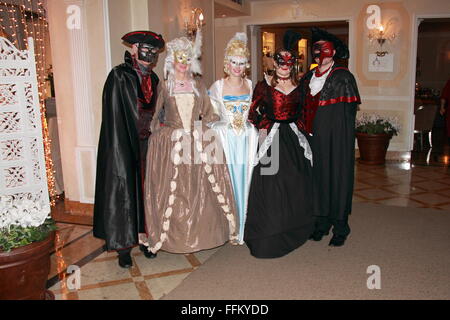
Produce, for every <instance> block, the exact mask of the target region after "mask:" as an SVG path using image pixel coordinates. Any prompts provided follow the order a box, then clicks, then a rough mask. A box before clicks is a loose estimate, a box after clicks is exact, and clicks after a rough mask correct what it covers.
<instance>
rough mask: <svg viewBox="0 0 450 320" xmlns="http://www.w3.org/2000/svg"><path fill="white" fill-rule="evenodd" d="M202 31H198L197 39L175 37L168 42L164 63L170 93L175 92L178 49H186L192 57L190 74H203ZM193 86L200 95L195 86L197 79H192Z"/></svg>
mask: <svg viewBox="0 0 450 320" xmlns="http://www.w3.org/2000/svg"><path fill="white" fill-rule="evenodd" d="M202 39H203V36H202V32H201V30H198V31H197V35H196V37H195V41H194V42H192V41H191V40H189V39H188V38H186V37H180V38H175V39H173V40H172V41H170V42H169V43H167V56H166V60H165V63H164V78H165V79H166V80H167V83H168V89H169V94H170V95H172V94H173V87H174V73H175V69H174V62H175V52H177V51H186V52H187V54H188V56H189V58H190V59H191V64H190V68H189V70H190V76H191V78H192V75H194V74H200V75H201V74H202V67H201V63H200V60H199V59H200V57H201V55H202ZM192 87H193V89H194V92H195V94H196V95H197V96H199V92H198V90H197V88H196V86H195V81H192Z"/></svg>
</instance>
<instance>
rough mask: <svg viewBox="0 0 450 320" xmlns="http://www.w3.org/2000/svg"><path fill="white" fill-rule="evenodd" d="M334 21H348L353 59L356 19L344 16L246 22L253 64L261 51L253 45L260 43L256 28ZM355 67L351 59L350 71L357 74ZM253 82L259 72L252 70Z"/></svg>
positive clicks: (245, 27) (245, 26) (244, 24)
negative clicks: (322, 18) (354, 70)
mask: <svg viewBox="0 0 450 320" xmlns="http://www.w3.org/2000/svg"><path fill="white" fill-rule="evenodd" d="M334 21H346V22H347V23H348V50H349V51H350V57H353V54H354V52H355V41H354V40H355V32H354V18H353V17H352V16H342V17H334V18H326V19H324V20H317V19H314V18H306V19H304V20H303V19H302V20H301V21H293V20H286V19H283V20H270V21H268V20H267V19H265V20H259V21H258V20H256V21H251V22H245V23H243V32H248V31H249V30H250V31H251V32H250V36H249V40H250V41H249V47H250V48H249V49H250V52H251V61H253V63H252V64H254V62H255V61H259V60H258V53H259V51H258V50H256V49H257V48H254V47H253V45H257V43H258V41H259V40H258V39H257V36H256V34H255V32H252V31H253V30H254V28H255V27H262V26H266V25H276V24H287V23H290V24H302V23H312V22H321V23H322V22H334ZM256 65H257V66H259V64H258V63H256ZM353 65H354V59H351V58H350V59H349V61H348V68H349V70H350V71H351V72H352V73H353V74H355V73H354V72H353ZM251 80H252V83H253V85H255V84H256V83H257V82H258V80H259V79H257V72H255V71H254V70H253V69H252V73H251Z"/></svg>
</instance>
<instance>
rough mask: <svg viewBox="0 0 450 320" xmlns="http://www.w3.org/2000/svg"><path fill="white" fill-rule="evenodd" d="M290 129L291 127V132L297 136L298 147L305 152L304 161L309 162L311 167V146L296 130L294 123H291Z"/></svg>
mask: <svg viewBox="0 0 450 320" xmlns="http://www.w3.org/2000/svg"><path fill="white" fill-rule="evenodd" d="M290 127H291V129H292V131H294V133H295V134H296V135H297V137H298V142H299V143H300V146H301V147H302V148H303V150H305V152H304V156H305V158H306V159H308V160H309V162H311V167H312V166H313V154H312V150H311V146H310V145H309V142H308V140H307V139H306V137H305V135H304V134H303V133H301V132H300V130H298V128H297V126H296V125H295V123H291V124H290Z"/></svg>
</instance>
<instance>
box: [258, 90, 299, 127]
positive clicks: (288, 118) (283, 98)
mask: <svg viewBox="0 0 450 320" xmlns="http://www.w3.org/2000/svg"><path fill="white" fill-rule="evenodd" d="M269 90H270V94H269V99H270V98H271V100H272V103H271V104H270V105H271V108H267V110H266V112H267V117H268V118H269V119H270V120H272V121H275V122H294V121H295V120H297V119H298V118H299V116H300V113H299V110H300V91H299V90H297V89H294V90H293V91H292V92H291V93H289V94H287V95H286V94H284V93H283V92H280V91H278V90H277V89H275V88H273V87H269ZM270 96H271V97H270Z"/></svg>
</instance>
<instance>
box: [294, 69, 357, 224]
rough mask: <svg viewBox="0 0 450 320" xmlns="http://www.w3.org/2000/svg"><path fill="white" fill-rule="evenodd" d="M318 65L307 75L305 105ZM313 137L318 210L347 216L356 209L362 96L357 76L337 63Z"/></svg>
mask: <svg viewBox="0 0 450 320" xmlns="http://www.w3.org/2000/svg"><path fill="white" fill-rule="evenodd" d="M314 72H315V69H314V70H312V71H310V72H308V73H307V74H306V75H305V76H304V77H303V78H302V80H301V81H302V83H303V88H304V90H305V91H304V94H305V97H304V99H305V100H304V101H306V106H305V108H306V109H308V107H310V106H308V101H311V100H310V99H308V97H307V96H308V93H309V92H310V88H309V82H310V80H311V78H312V75H313V73H314ZM319 94H320V98H319V101H318V107H317V110H316V111H315V116H314V118H313V122H312V134H313V136H312V137H310V141H311V148H312V151H313V161H314V166H313V175H314V207H315V209H314V214H315V215H316V216H323V217H328V218H330V219H333V220H345V219H346V218H347V216H348V214H350V213H351V210H352V198H353V186H354V166H355V120H356V112H357V108H358V104H360V103H361V99H360V96H359V92H358V87H357V85H356V81H355V78H354V77H353V75H352V74H351V72H350V71H349V70H348V69H347V68H345V67H342V66H339V65H336V64H335V65H334V66H333V67H332V70H331V72H330V74H329V75H328V78H327V80H326V82H325V84H324V86H323V88H322V90H321V92H320V93H319Z"/></svg>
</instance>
